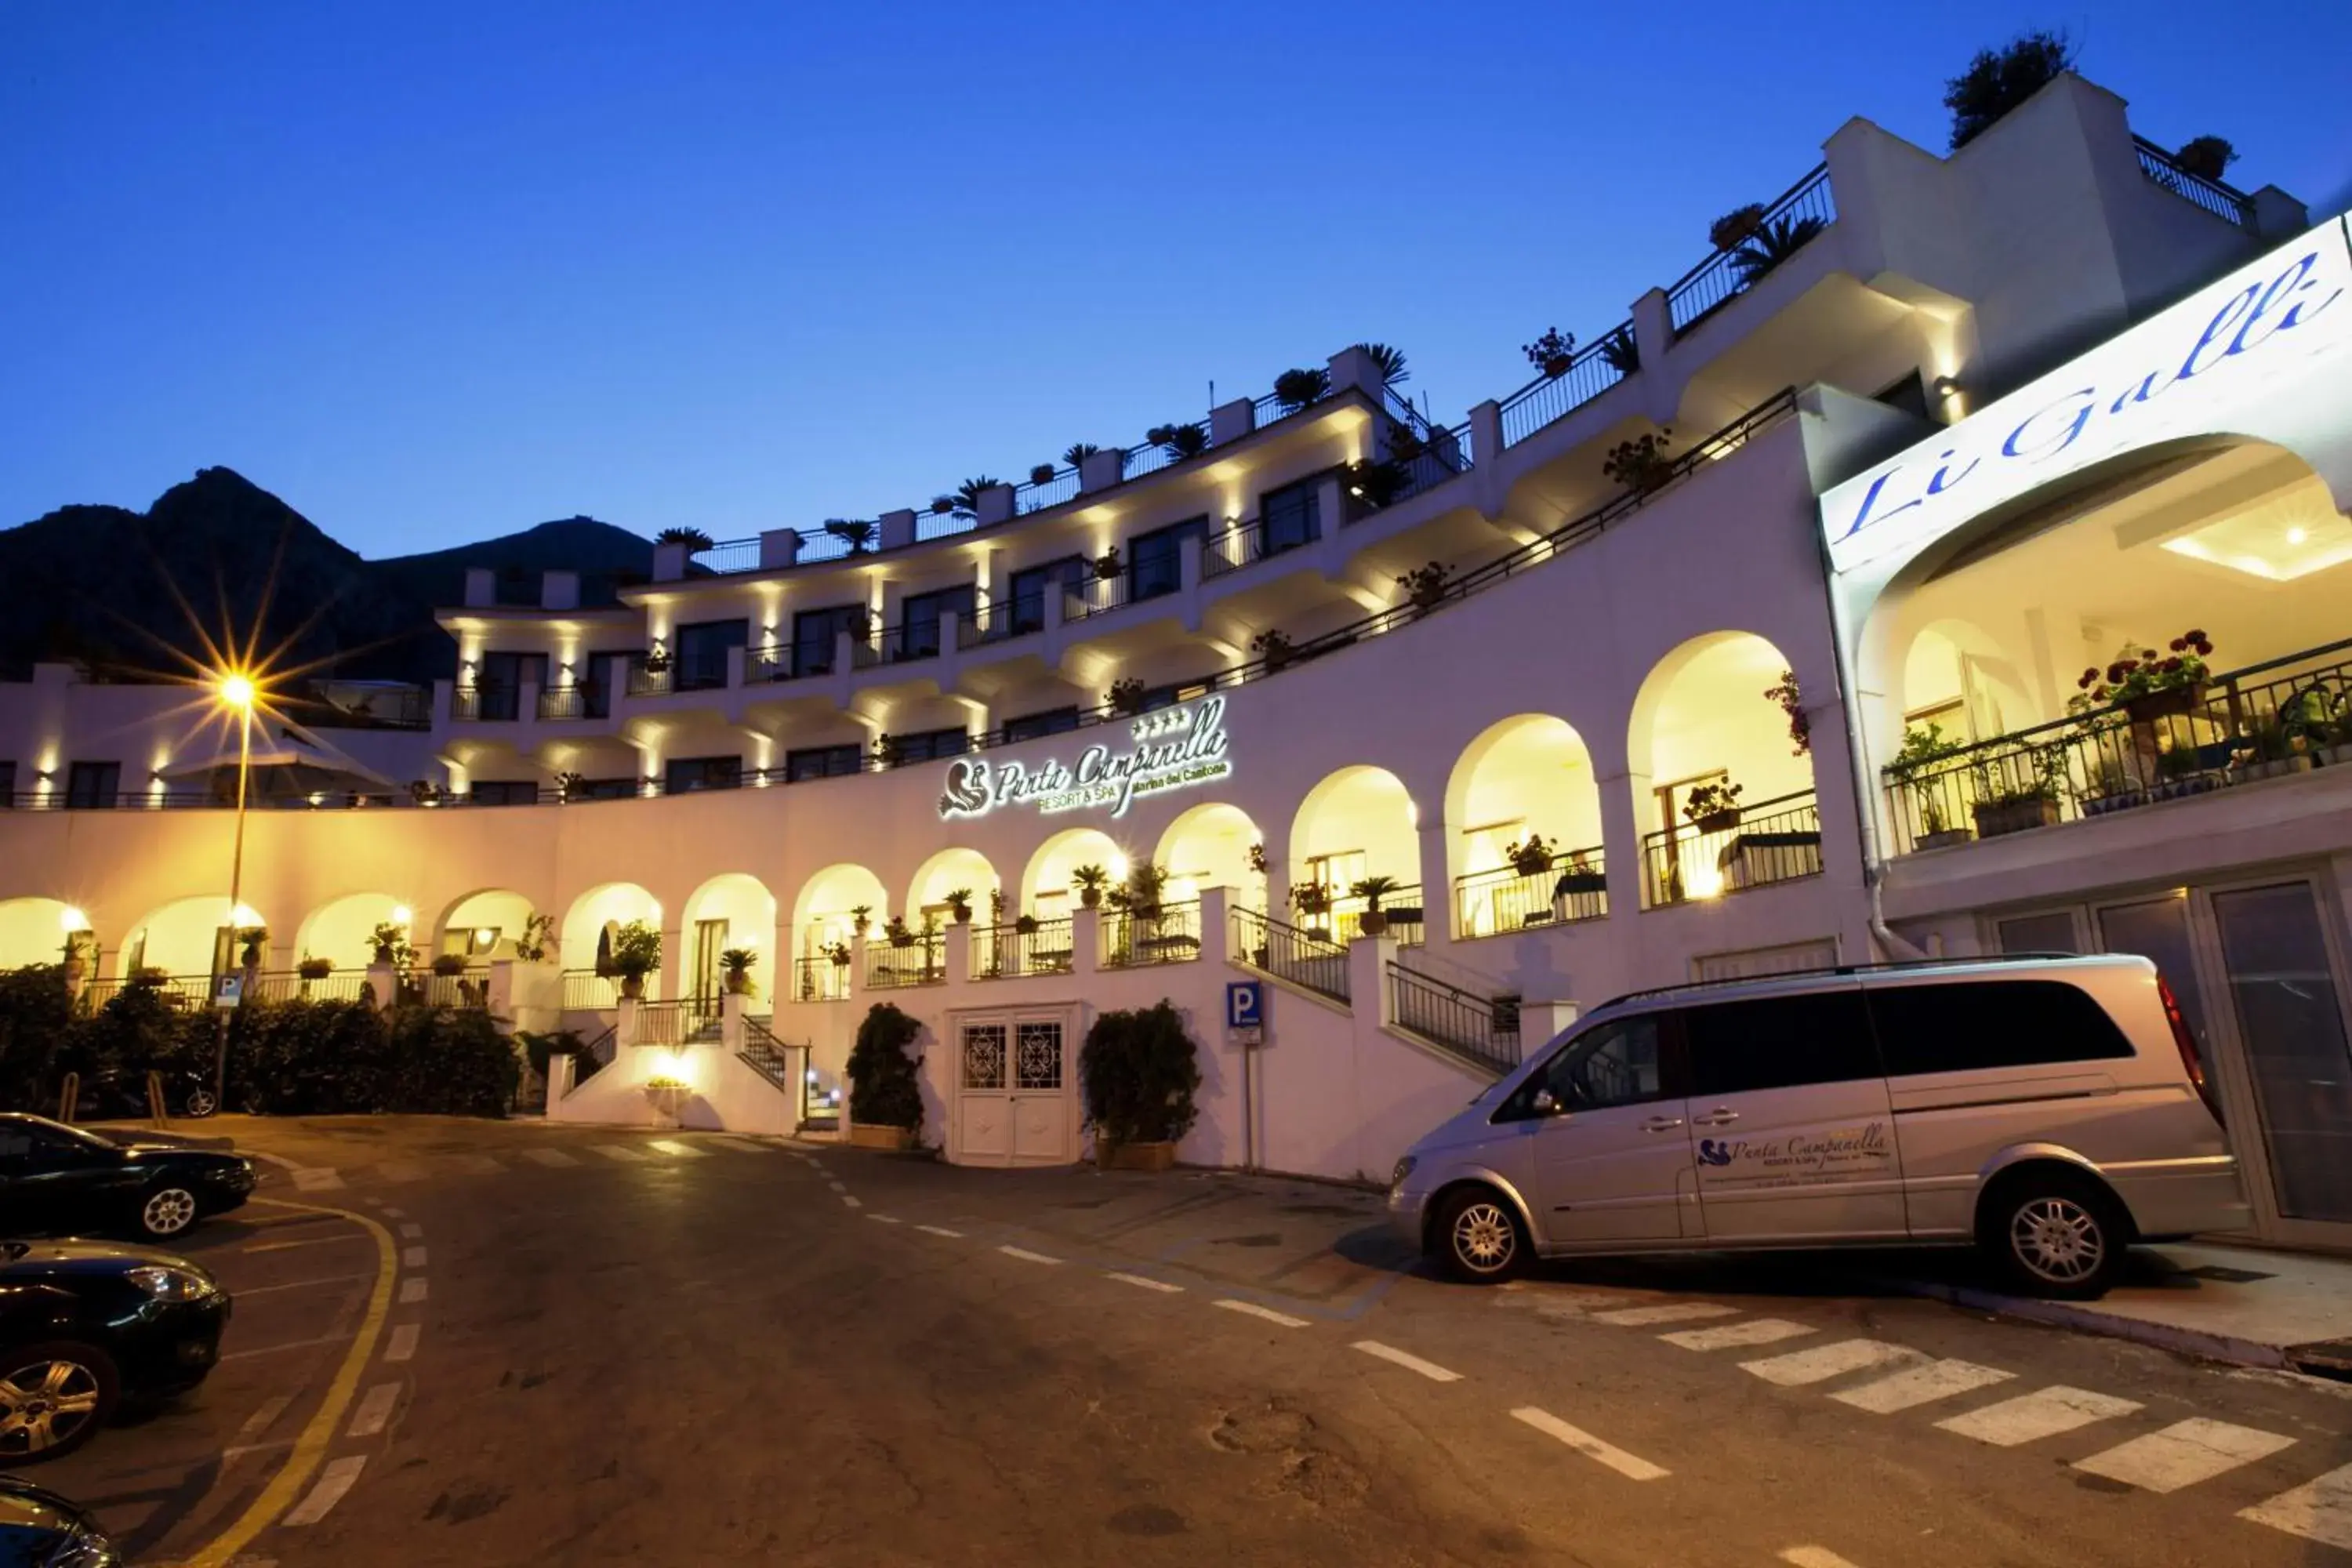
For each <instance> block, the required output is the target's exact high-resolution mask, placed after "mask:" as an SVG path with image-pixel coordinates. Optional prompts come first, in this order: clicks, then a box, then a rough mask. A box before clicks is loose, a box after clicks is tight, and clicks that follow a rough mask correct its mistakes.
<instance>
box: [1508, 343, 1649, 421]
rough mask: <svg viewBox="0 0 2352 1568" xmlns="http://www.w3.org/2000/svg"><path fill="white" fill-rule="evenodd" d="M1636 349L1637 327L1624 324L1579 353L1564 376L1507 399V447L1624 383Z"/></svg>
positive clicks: (1547, 378)
mask: <svg viewBox="0 0 2352 1568" xmlns="http://www.w3.org/2000/svg"><path fill="white" fill-rule="evenodd" d="M1632 351H1633V322H1631V321H1625V322H1622V323H1620V324H1619V325H1617V326H1615V327H1613V328H1612V329H1610V330H1609V331H1606V332H1603V333H1601V336H1599V337H1597V338H1595V339H1593V340H1592V342H1589V343H1587V344H1585V345H1584V346H1583V347H1582V348H1580V349H1578V350H1577V351H1576V353H1574V354H1573V355H1571V356H1570V359H1569V362H1568V369H1567V370H1566V371H1565V372H1564V373H1562V374H1559V375H1539V376H1538V377H1536V379H1535V380H1533V381H1531V382H1529V383H1528V384H1527V385H1525V386H1523V387H1521V388H1519V389H1518V391H1517V392H1515V393H1513V394H1511V395H1510V396H1508V397H1507V398H1505V399H1503V445H1504V446H1505V447H1516V446H1517V445H1518V444H1519V443H1520V442H1522V441H1524V440H1526V439H1527V438H1528V437H1530V436H1532V435H1534V434H1535V433H1536V432H1537V431H1538V430H1540V429H1542V428H1543V427H1544V426H1547V425H1549V424H1551V423H1553V422H1554V421H1555V420H1560V419H1565V418H1567V417H1568V416H1570V414H1573V413H1575V412H1576V411H1577V410H1578V409H1580V408H1581V407H1583V406H1584V405H1586V404H1588V403H1590V402H1591V401H1592V400H1593V399H1594V398H1596V397H1598V396H1600V395H1601V394H1602V393H1604V392H1606V391H1608V390H1609V389H1610V388H1611V387H1612V386H1614V385H1616V384H1618V383H1619V382H1621V381H1622V380H1624V379H1625V376H1626V372H1625V371H1624V370H1623V369H1622V368H1620V367H1621V365H1622V363H1624V362H1625V358H1626V355H1627V354H1628V353H1631V352H1632Z"/></svg>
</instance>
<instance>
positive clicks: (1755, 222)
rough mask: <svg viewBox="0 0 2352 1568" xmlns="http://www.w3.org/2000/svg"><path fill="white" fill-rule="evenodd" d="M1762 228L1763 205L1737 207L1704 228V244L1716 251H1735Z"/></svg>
mask: <svg viewBox="0 0 2352 1568" xmlns="http://www.w3.org/2000/svg"><path fill="white" fill-rule="evenodd" d="M1763 226H1764V204H1763V203H1762V202H1749V203H1748V204H1747V205H1745V206H1737V207H1734V208H1732V209H1731V210H1730V211H1729V212H1727V213H1726V214H1724V215H1723V216H1721V217H1719V218H1717V219H1716V220H1715V221H1714V222H1713V223H1711V224H1709V225H1707V226H1706V242H1707V243H1708V244H1709V245H1711V246H1713V247H1715V248H1716V249H1717V250H1737V249H1738V248H1739V246H1740V243H1741V242H1742V241H1743V240H1745V239H1746V238H1747V237H1748V236H1749V235H1751V234H1754V233H1755V232H1756V231H1757V230H1758V229H1759V228H1761V227H1763Z"/></svg>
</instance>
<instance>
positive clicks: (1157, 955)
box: [1101, 900, 1201, 969]
mask: <svg viewBox="0 0 2352 1568" xmlns="http://www.w3.org/2000/svg"><path fill="white" fill-rule="evenodd" d="M1200 956H1201V906H1200V904H1199V902H1198V901H1197V900H1195V901H1192V902H1189V903H1181V904H1162V905H1161V906H1160V908H1159V909H1158V910H1154V911H1152V912H1151V913H1149V914H1139V913H1137V912H1135V911H1133V910H1106V911H1105V912H1104V915H1103V921H1102V957H1101V963H1102V966H1103V967H1104V968H1105V969H1138V968H1142V967H1144V966H1146V965H1149V964H1154V963H1191V962H1192V961H1193V960H1194V959H1196V958H1198V957H1200Z"/></svg>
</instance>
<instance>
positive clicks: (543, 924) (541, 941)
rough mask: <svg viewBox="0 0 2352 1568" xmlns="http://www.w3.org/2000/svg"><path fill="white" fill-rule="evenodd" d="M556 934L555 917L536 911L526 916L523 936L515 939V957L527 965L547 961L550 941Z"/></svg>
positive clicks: (523, 923) (523, 924)
mask: <svg viewBox="0 0 2352 1568" xmlns="http://www.w3.org/2000/svg"><path fill="white" fill-rule="evenodd" d="M554 932H555V917H554V916H553V915H542V914H540V913H538V912H536V911H534V912H532V913H531V914H529V915H526V916H525V917H524V918H523V922H522V934H521V935H520V936H518V937H516V938H515V956H516V957H517V958H520V959H521V960H522V961H523V962H524V963H544V962H545V961H546V959H547V949H548V943H549V940H550V939H551V937H552V936H553V935H554Z"/></svg>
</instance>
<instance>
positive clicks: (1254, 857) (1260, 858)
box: [1249, 838, 1265, 877]
mask: <svg viewBox="0 0 2352 1568" xmlns="http://www.w3.org/2000/svg"><path fill="white" fill-rule="evenodd" d="M1249 868H1250V869H1251V870H1253V871H1255V872H1256V873H1257V874H1258V875H1259V876H1261V877H1263V876H1265V839H1263V838H1254V839H1252V840H1250V847H1249Z"/></svg>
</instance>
